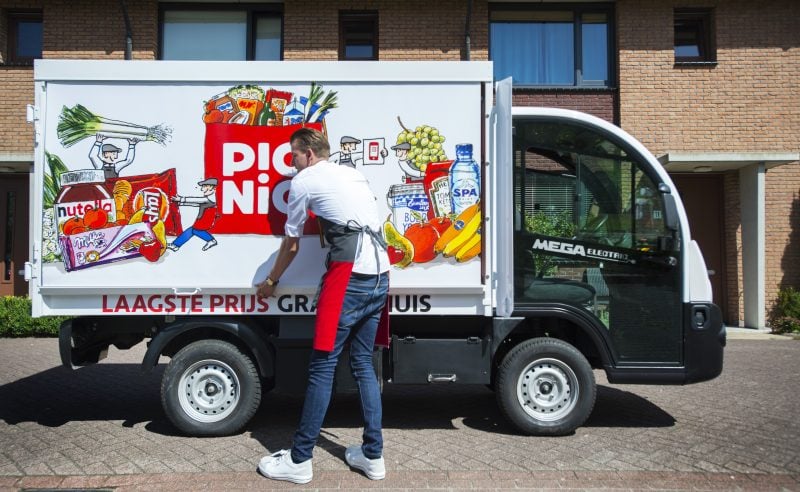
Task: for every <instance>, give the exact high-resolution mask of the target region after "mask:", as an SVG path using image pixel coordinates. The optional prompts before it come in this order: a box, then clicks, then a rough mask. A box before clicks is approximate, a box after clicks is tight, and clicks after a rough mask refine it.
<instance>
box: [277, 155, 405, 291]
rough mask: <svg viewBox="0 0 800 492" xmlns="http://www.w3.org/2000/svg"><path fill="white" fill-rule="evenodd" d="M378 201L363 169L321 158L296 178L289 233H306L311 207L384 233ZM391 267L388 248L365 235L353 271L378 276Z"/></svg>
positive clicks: (343, 222)
mask: <svg viewBox="0 0 800 492" xmlns="http://www.w3.org/2000/svg"><path fill="white" fill-rule="evenodd" d="M375 200H376V199H375V195H374V194H373V193H372V190H371V189H370V188H369V183H368V182H367V178H365V177H364V175H363V174H361V172H360V171H358V170H356V169H353V168H351V167H348V166H339V165H337V164H332V163H330V162H328V161H325V160H323V161H319V162H317V163H316V164H314V165H312V166H309V167H307V168H305V169H303V170H302V171H300V172H299V173H297V175H296V176H295V177H294V178H292V183H291V186H290V188H289V215H288V218H287V220H286V235H287V236H290V237H300V236H301V235H302V234H303V225H305V222H306V219H308V210H311V211H312V212H314V214H315V215H317V216H319V217H322V218H323V219H326V220H329V221H331V222H333V223H335V224H340V225H346V224H347V222H348V221H351V220H352V221H355V222H356V223H357V224H358V225H360V226H362V227H366V226H369V227H370V228H371V229H372V230H373V231H375V232H377V233H378V234H382V232H381V225H382V224H381V219H380V217H378V206H377V204H376V201H375ZM375 248H377V249H378V260H379V262H380V264H376V258H375ZM388 270H389V256H388V255H387V254H386V251H384V250H383V249H382V248H381V247H380V246H378V245H376V244H373V240H372V238H371V237H370V236H369V235H368V234H361V242H360V245H359V248H358V254H357V255H356V258H355V263H354V264H353V272H355V273H362V274H367V275H375V274H377V273H378V272H385V271H388Z"/></svg>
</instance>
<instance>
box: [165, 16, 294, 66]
mask: <svg viewBox="0 0 800 492" xmlns="http://www.w3.org/2000/svg"><path fill="white" fill-rule="evenodd" d="M170 10H183V11H194V12H208V11H215V10H221V11H228V12H245V13H246V14H247V21H246V22H247V33H246V34H245V36H246V38H247V39H246V40H245V41H246V46H247V47H246V51H245V61H255V54H256V53H255V52H256V22H257V21H258V19H259V18H261V17H276V18H278V19H280V21H281V43H280V57H279V58H278V60H283V48H284V44H283V41H284V18H283V4H278V3H253V4H243V3H236V4H230V3H202V4H198V3H176V2H171V3H159V5H158V50H157V59H158V60H163V59H164V13H165V12H167V11H170Z"/></svg>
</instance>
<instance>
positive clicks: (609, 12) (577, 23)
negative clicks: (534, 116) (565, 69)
mask: <svg viewBox="0 0 800 492" xmlns="http://www.w3.org/2000/svg"><path fill="white" fill-rule="evenodd" d="M498 11H550V12H552V11H569V12H571V13H572V26H573V60H574V67H573V72H574V76H575V83H574V84H571V85H565V84H527V83H526V84H517V83H516V82H514V84H513V88H514V89H553V88H556V89H614V88H615V86H616V85H617V84H616V76H617V74H616V53H617V52H616V28H615V23H614V20H615V16H614V4H613V3H605V2H603V3H546V4H542V3H490V4H489V59H490V60H491V55H492V36H491V30H492V24H493V23H494V21H493V20H492V14H493V13H494V12H498ZM584 14H605V15H606V18H607V19H608V21H607V26H608V32H607V38H608V44H607V46H606V57H607V58H606V59H607V67H606V68H607V70H608V80H607V81H601V80H584V79H583V52H582V48H583V32H582V29H581V26H582V24H583V22H582V16H583V15H584ZM503 22H504V23H514V21H503ZM526 22H527V21H522V20H521V21H518V23H520V24H522V23H526Z"/></svg>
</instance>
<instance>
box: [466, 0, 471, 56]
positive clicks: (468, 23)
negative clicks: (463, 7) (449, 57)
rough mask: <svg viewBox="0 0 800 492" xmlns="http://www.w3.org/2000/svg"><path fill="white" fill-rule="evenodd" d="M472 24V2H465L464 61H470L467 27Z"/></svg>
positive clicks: (469, 0)
mask: <svg viewBox="0 0 800 492" xmlns="http://www.w3.org/2000/svg"><path fill="white" fill-rule="evenodd" d="M471 23H472V0H468V1H467V18H466V22H465V25H464V59H465V60H466V61H469V60H470V57H471V54H470V35H469V27H470V24H471Z"/></svg>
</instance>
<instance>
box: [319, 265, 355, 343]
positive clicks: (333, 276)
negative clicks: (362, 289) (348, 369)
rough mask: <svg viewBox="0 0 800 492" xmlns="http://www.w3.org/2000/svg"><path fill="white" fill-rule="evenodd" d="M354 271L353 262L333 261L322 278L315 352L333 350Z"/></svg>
mask: <svg viewBox="0 0 800 492" xmlns="http://www.w3.org/2000/svg"><path fill="white" fill-rule="evenodd" d="M352 271H353V263H351V262H344V261H331V262H330V264H329V265H328V271H327V272H325V275H323V276H322V286H321V289H320V294H319V300H318V301H317V320H316V324H315V327H314V350H321V351H323V352H330V351H331V350H333V344H334V343H335V342H336V332H337V330H338V328H339V316H340V315H341V313H342V304H343V303H344V295H345V292H346V291H347V284H348V283H349V282H350V274H351V273H352Z"/></svg>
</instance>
